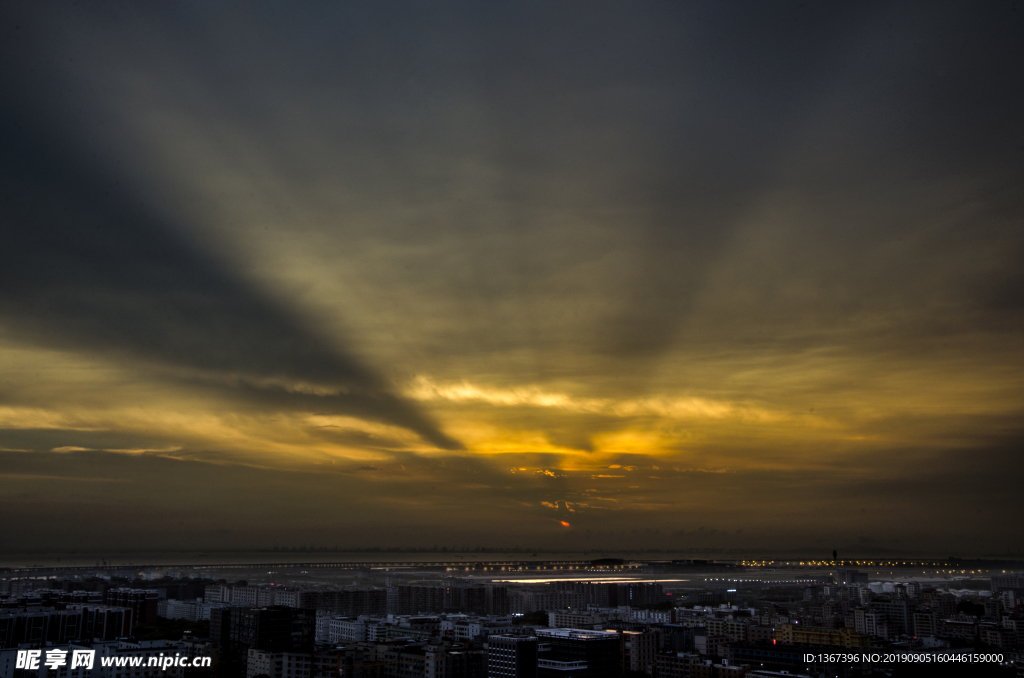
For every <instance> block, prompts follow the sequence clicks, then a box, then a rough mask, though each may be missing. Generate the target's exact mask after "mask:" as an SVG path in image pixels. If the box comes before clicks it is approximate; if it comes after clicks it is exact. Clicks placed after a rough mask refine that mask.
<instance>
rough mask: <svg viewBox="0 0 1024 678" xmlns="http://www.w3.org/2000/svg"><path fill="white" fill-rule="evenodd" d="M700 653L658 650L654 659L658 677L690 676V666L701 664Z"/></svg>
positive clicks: (684, 677) (677, 677) (676, 677)
mask: <svg viewBox="0 0 1024 678" xmlns="http://www.w3.org/2000/svg"><path fill="white" fill-rule="evenodd" d="M701 663H703V660H701V658H700V655H698V654H694V653H692V652H660V653H658V655H657V656H656V657H655V660H654V667H655V668H654V675H656V676H657V677H658V678H690V667H691V666H693V665H694V664H701Z"/></svg>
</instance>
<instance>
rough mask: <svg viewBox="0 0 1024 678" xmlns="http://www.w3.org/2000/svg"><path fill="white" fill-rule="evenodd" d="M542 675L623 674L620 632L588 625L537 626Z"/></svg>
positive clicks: (599, 677) (597, 677)
mask: <svg viewBox="0 0 1024 678" xmlns="http://www.w3.org/2000/svg"><path fill="white" fill-rule="evenodd" d="M537 641H538V648H537V677H538V678H566V676H572V677H573V678H619V676H621V675H622V659H621V656H622V655H621V651H620V645H619V642H620V641H619V635H618V634H617V633H613V632H609V631H588V630H585V629H537Z"/></svg>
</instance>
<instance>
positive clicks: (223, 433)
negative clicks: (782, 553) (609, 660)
mask: <svg viewBox="0 0 1024 678" xmlns="http://www.w3.org/2000/svg"><path fill="white" fill-rule="evenodd" d="M2 12H3V16H2V19H3V21H2V24H3V25H2V28H0V30H2V31H3V33H2V36H0V37H2V40H0V44H2V47H0V55H2V59H3V68H2V70H0V78H2V83H3V85H4V89H3V95H2V100H0V190H2V197H3V199H2V202H0V235H2V237H3V247H0V454H2V455H4V457H5V459H6V460H7V461H5V462H4V464H5V465H3V466H0V467H2V468H4V471H3V473H4V474H6V475H5V476H4V477H5V482H4V483H3V486H4V488H5V489H3V490H0V492H2V493H0V501H3V502H5V506H6V508H5V511H10V512H11V513H10V515H15V516H19V517H18V518H17V520H14V521H9V523H8V526H7V527H5V528H3V529H6V530H8V532H7V533H5V534H4V535H2V536H3V537H4V542H5V543H11V544H15V545H19V544H21V545H24V547H25V548H29V547H39V546H41V545H45V540H44V539H41V538H36V537H33V536H32V535H34V534H37V533H43V532H45V531H46V529H49V528H50V527H52V526H53V525H55V524H57V523H58V522H59V521H60V520H61V519H62V518H61V517H62V516H64V517H66V516H68V515H70V514H72V513H73V514H75V515H79V516H82V519H81V523H82V524H81V525H79V526H78V527H77V528H76V530H78V532H79V533H80V534H82V535H85V536H84V537H83V539H88V538H91V537H90V536H89V535H91V534H93V533H92V532H90V530H92V529H93V528H90V527H89V525H90V524H92V523H90V520H92V521H94V522H95V524H100V523H103V522H104V521H107V520H113V518H111V517H110V516H114V515H117V514H118V511H124V510H127V509H130V511H128V513H127V514H126V515H129V516H131V517H125V518H123V519H121V518H118V519H117V520H119V521H121V522H119V523H118V524H119V525H120V526H121V527H120V528H119V529H121V530H123V532H124V534H126V535H127V534H131V535H134V536H132V537H131V539H130V540H129V539H128V537H125V539H126V541H135V542H137V543H142V542H146V543H150V542H151V543H154V544H156V543H160V542H161V540H163V542H166V543H170V541H173V539H174V538H175V537H173V536H172V535H174V534H179V531H176V530H179V528H177V527H174V526H175V525H183V526H186V527H183V528H181V531H180V534H186V533H188V534H192V535H195V534H197V533H202V534H206V535H207V536H208V538H209V542H210V543H222V542H223V533H222V532H218V530H221V531H229V530H235V531H237V533H238V534H239V535H240V536H239V538H238V539H239V540H238V543H237V544H236V545H237V546H244V545H245V544H247V543H250V541H251V539H252V538H254V535H265V534H267V532H268V530H269V531H270V532H273V530H275V529H278V527H275V526H280V529H281V530H283V531H286V530H293V531H294V530H297V532H295V534H298V533H300V532H301V533H302V534H303V535H304V536H302V537H301V538H302V539H306V540H312V541H316V540H317V539H318V538H319V537H317V535H330V539H334V540H338V541H342V542H345V543H348V544H351V545H375V542H381V544H380V545H398V544H399V543H402V542H403V541H407V542H410V543H412V542H416V543H419V542H420V541H423V542H426V543H427V544H428V545H430V544H431V543H432V542H436V543H438V544H445V543H448V545H449V546H450V545H453V544H456V543H462V542H466V543H473V544H476V543H481V544H484V543H488V542H490V541H495V540H497V541H500V542H501V543H502V544H504V545H511V544H506V543H505V541H503V540H505V538H506V536H507V538H508V539H511V540H512V541H513V542H515V543H520V544H526V543H536V544H542V543H559V544H561V543H564V540H565V539H575V540H577V541H578V545H579V546H580V547H584V546H586V547H590V546H594V547H596V546H602V547H614V546H615V545H617V544H628V545H629V546H630V547H631V548H632V547H635V546H644V545H647V546H666V547H672V548H676V547H678V548H680V549H685V548H711V547H721V548H732V547H737V548H739V547H743V546H744V545H749V546H751V548H753V547H757V548H760V547H762V546H764V547H770V546H771V545H773V544H774V545H777V546H780V547H781V546H783V545H784V546H786V547H787V548H789V547H793V548H798V547H800V546H801V545H803V544H813V545H817V544H819V542H820V543H821V544H822V545H824V544H825V543H826V542H827V541H828V540H829V539H833V536H832V532H830V531H831V530H833V528H834V525H835V524H836V522H837V521H839V520H840V518H842V520H843V524H844V525H846V526H847V527H845V528H843V530H841V531H840V533H839V534H836V535H835V537H834V538H835V539H841V540H845V541H843V543H845V544H848V545H856V544H860V545H862V546H863V548H865V549H867V548H881V547H884V546H886V545H893V544H897V543H900V542H899V540H905V541H904V542H903V543H905V544H906V545H908V548H910V547H912V548H915V549H921V550H922V551H928V550H936V549H937V550H939V551H944V552H946V551H949V550H951V549H953V548H954V547H956V546H957V545H961V546H962V548H963V549H965V550H973V551H975V552H982V551H986V550H988V551H997V552H1001V551H1003V550H1005V548H1006V547H1007V545H1008V544H1011V543H1014V540H1019V537H1020V536H1021V534H1020V527H1019V525H1020V521H1019V517H1020V508H1019V506H1020V505H1021V502H1020V499H1021V490H1020V488H1019V486H1017V485H1015V484H1014V483H1012V482H1009V481H1008V480H1007V478H1008V477H1011V476H1010V475H1008V474H1007V473H1006V470H1007V469H1011V470H1012V469H1015V468H1016V467H1017V466H1019V463H1018V461H1017V460H1018V459H1019V450H1020V421H1021V416H1022V415H1024V341H1022V339H1024V336H1022V335H1024V274H1022V273H1021V268H1020V261H1021V259H1022V255H1024V229H1022V227H1021V226H1022V223H1024V198H1022V195H1021V192H1020V188H1019V187H1020V186H1021V185H1024V91H1022V90H1021V88H1020V87H1019V86H1018V85H1017V80H1018V79H1019V76H1018V74H1019V73H1020V71H1021V68H1022V67H1024V47H1022V46H1021V44H1020V41H1019V40H1018V39H1017V36H1019V34H1020V29H1021V28H1022V26H1021V22H1022V21H1024V18H1022V17H1021V16H1020V14H1021V13H1020V12H1016V11H1014V10H1013V8H1012V7H1011V6H1005V7H1003V6H994V5H993V6H986V7H972V6H968V5H961V4H955V3H954V4H948V5H943V6H941V7H937V8H934V10H933V11H930V12H929V13H928V14H927V15H921V14H919V13H917V12H916V11H914V10H913V9H912V8H909V7H896V6H888V5H873V4H862V5H858V6H856V7H852V6H851V7H849V8H845V9H840V8H835V7H825V6H814V7H804V6H802V5H801V4H800V3H795V2H794V3H781V4H779V3H775V4H772V5H764V4H761V3H747V4H743V3H741V4H739V5H730V6H728V7H726V6H708V7H694V6H675V5H673V6H667V5H666V6H655V5H650V6H642V7H641V6H625V5H623V6H616V5H602V6H598V7H594V8H591V9H590V11H588V12H587V13H586V14H580V13H579V12H578V11H577V8H574V7H573V6H571V5H567V4H566V5H562V4H547V5H544V6H522V5H508V6H504V5H501V6H497V5H489V6H483V5H480V4H478V3H465V4H460V3H455V4H450V5H445V6H443V7H437V6H426V5H424V6H412V5H407V4H389V3H373V4H359V3H355V4H346V5H343V6H336V5H334V4H329V3H325V4H322V5H318V4H313V5H307V6H305V7H304V8H302V9H296V8H292V7H288V6H285V5H275V4H264V5H260V6H259V7H256V8H254V9H252V11H249V12H244V13H243V12H241V11H240V10H239V9H238V8H236V7H234V6H230V5H210V4H209V3H178V4H176V5H174V6H128V5H122V4H118V3H99V4H96V3H91V4H90V5H89V6H88V7H76V8H62V9H60V10H57V9H54V8H47V7H40V6H37V5H35V4H30V3H24V4H21V5H19V4H17V3H16V4H14V5H12V6H9V7H7V8H5V9H4V10H2ZM8 465H9V466H8ZM8 467H10V469H11V470H7V469H8ZM194 477H203V478H205V479H204V480H203V481H202V484H201V487H202V488H204V489H203V490H202V492H205V493H207V494H202V492H200V490H198V489H196V490H195V491H192V490H187V489H184V488H186V487H187V486H188V485H189V483H192V482H194V481H193V480H192V479H193V478H194ZM69 478H82V479H84V481H83V484H82V485H81V489H77V488H76V489H75V490H74V491H73V492H71V493H70V494H68V495H67V497H66V498H64V499H61V501H60V503H59V506H58V505H57V504H47V503H46V501H45V500H44V499H43V498H42V496H43V495H42V494H40V493H41V492H42V490H41V488H43V487H44V486H48V485H47V484H49V485H50V486H57V485H59V484H61V483H72V481H71V480H66V479H69ZM157 479H161V480H159V482H161V483H164V484H165V485H166V489H161V490H159V491H154V490H153V486H154V483H156V482H158V480H157ZM115 481H116V482H115ZM196 487H200V486H196ZM141 488H146V489H145V491H143V489H141ZM201 494H202V496H200V495H201ZM266 497H277V498H279V499H280V500H279V501H278V499H274V500H273V501H267V500H266ZM570 515H571V518H570V517H569V516H570ZM893 515H898V516H900V519H899V520H898V521H896V523H894V522H893V521H892V516H893ZM86 516H92V518H86ZM211 516H212V517H215V519H214V520H213V521H212V522H211V527H209V528H206V527H202V525H201V523H202V520H210V519H211ZM495 520H502V521H504V524H507V525H509V526H510V527H509V530H510V532H509V534H508V535H502V536H501V539H499V538H498V537H497V536H496V535H494V534H493V531H492V530H491V529H490V526H491V525H493V521H495ZM563 520H564V521H566V522H569V523H570V524H571V529H569V530H568V531H567V530H566V528H563V527H562V526H561V521H563ZM286 525H287V526H290V527H288V528H285V527H284V526H286ZM296 525H302V527H301V528H296V527H295V526H296ZM937 525H945V526H946V527H944V528H943V529H939V528H937V527H936V526H937ZM513 526H514V527H513ZM107 533H109V531H108V532H107ZM147 535H148V536H147ZM567 535H569V536H567ZM907 535H910V536H907ZM261 538H262V537H261ZM324 539H327V537H326V536H324ZM330 539H328V540H327V541H328V542H329V541H330ZM383 542H387V544H384V543H383ZM325 543H326V542H325ZM573 543H574V544H576V543H577V542H573ZM111 545H112V546H113V544H111ZM815 548H816V546H815ZM831 548H833V546H829V547H828V550H829V551H830V550H831Z"/></svg>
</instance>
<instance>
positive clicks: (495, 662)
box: [487, 635, 538, 678]
mask: <svg viewBox="0 0 1024 678" xmlns="http://www.w3.org/2000/svg"><path fill="white" fill-rule="evenodd" d="M537 644H538V643H537V637H536V636H506V635H493V636H489V637H488V638H487V678H537Z"/></svg>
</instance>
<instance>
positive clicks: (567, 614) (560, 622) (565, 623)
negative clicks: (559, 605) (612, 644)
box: [548, 610, 608, 629]
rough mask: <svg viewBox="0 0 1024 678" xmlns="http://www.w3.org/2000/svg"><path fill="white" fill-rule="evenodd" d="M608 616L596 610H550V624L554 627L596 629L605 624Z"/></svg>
mask: <svg viewBox="0 0 1024 678" xmlns="http://www.w3.org/2000/svg"><path fill="white" fill-rule="evenodd" d="M607 621H608V617H607V616H605V615H604V614H601V613H600V612H597V611H595V610H591V611H587V612H573V611H572V610H556V611H553V612H548V626H550V627H551V628H553V629H560V628H572V629H595V628H599V627H601V626H604V624H605V622H607Z"/></svg>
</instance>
